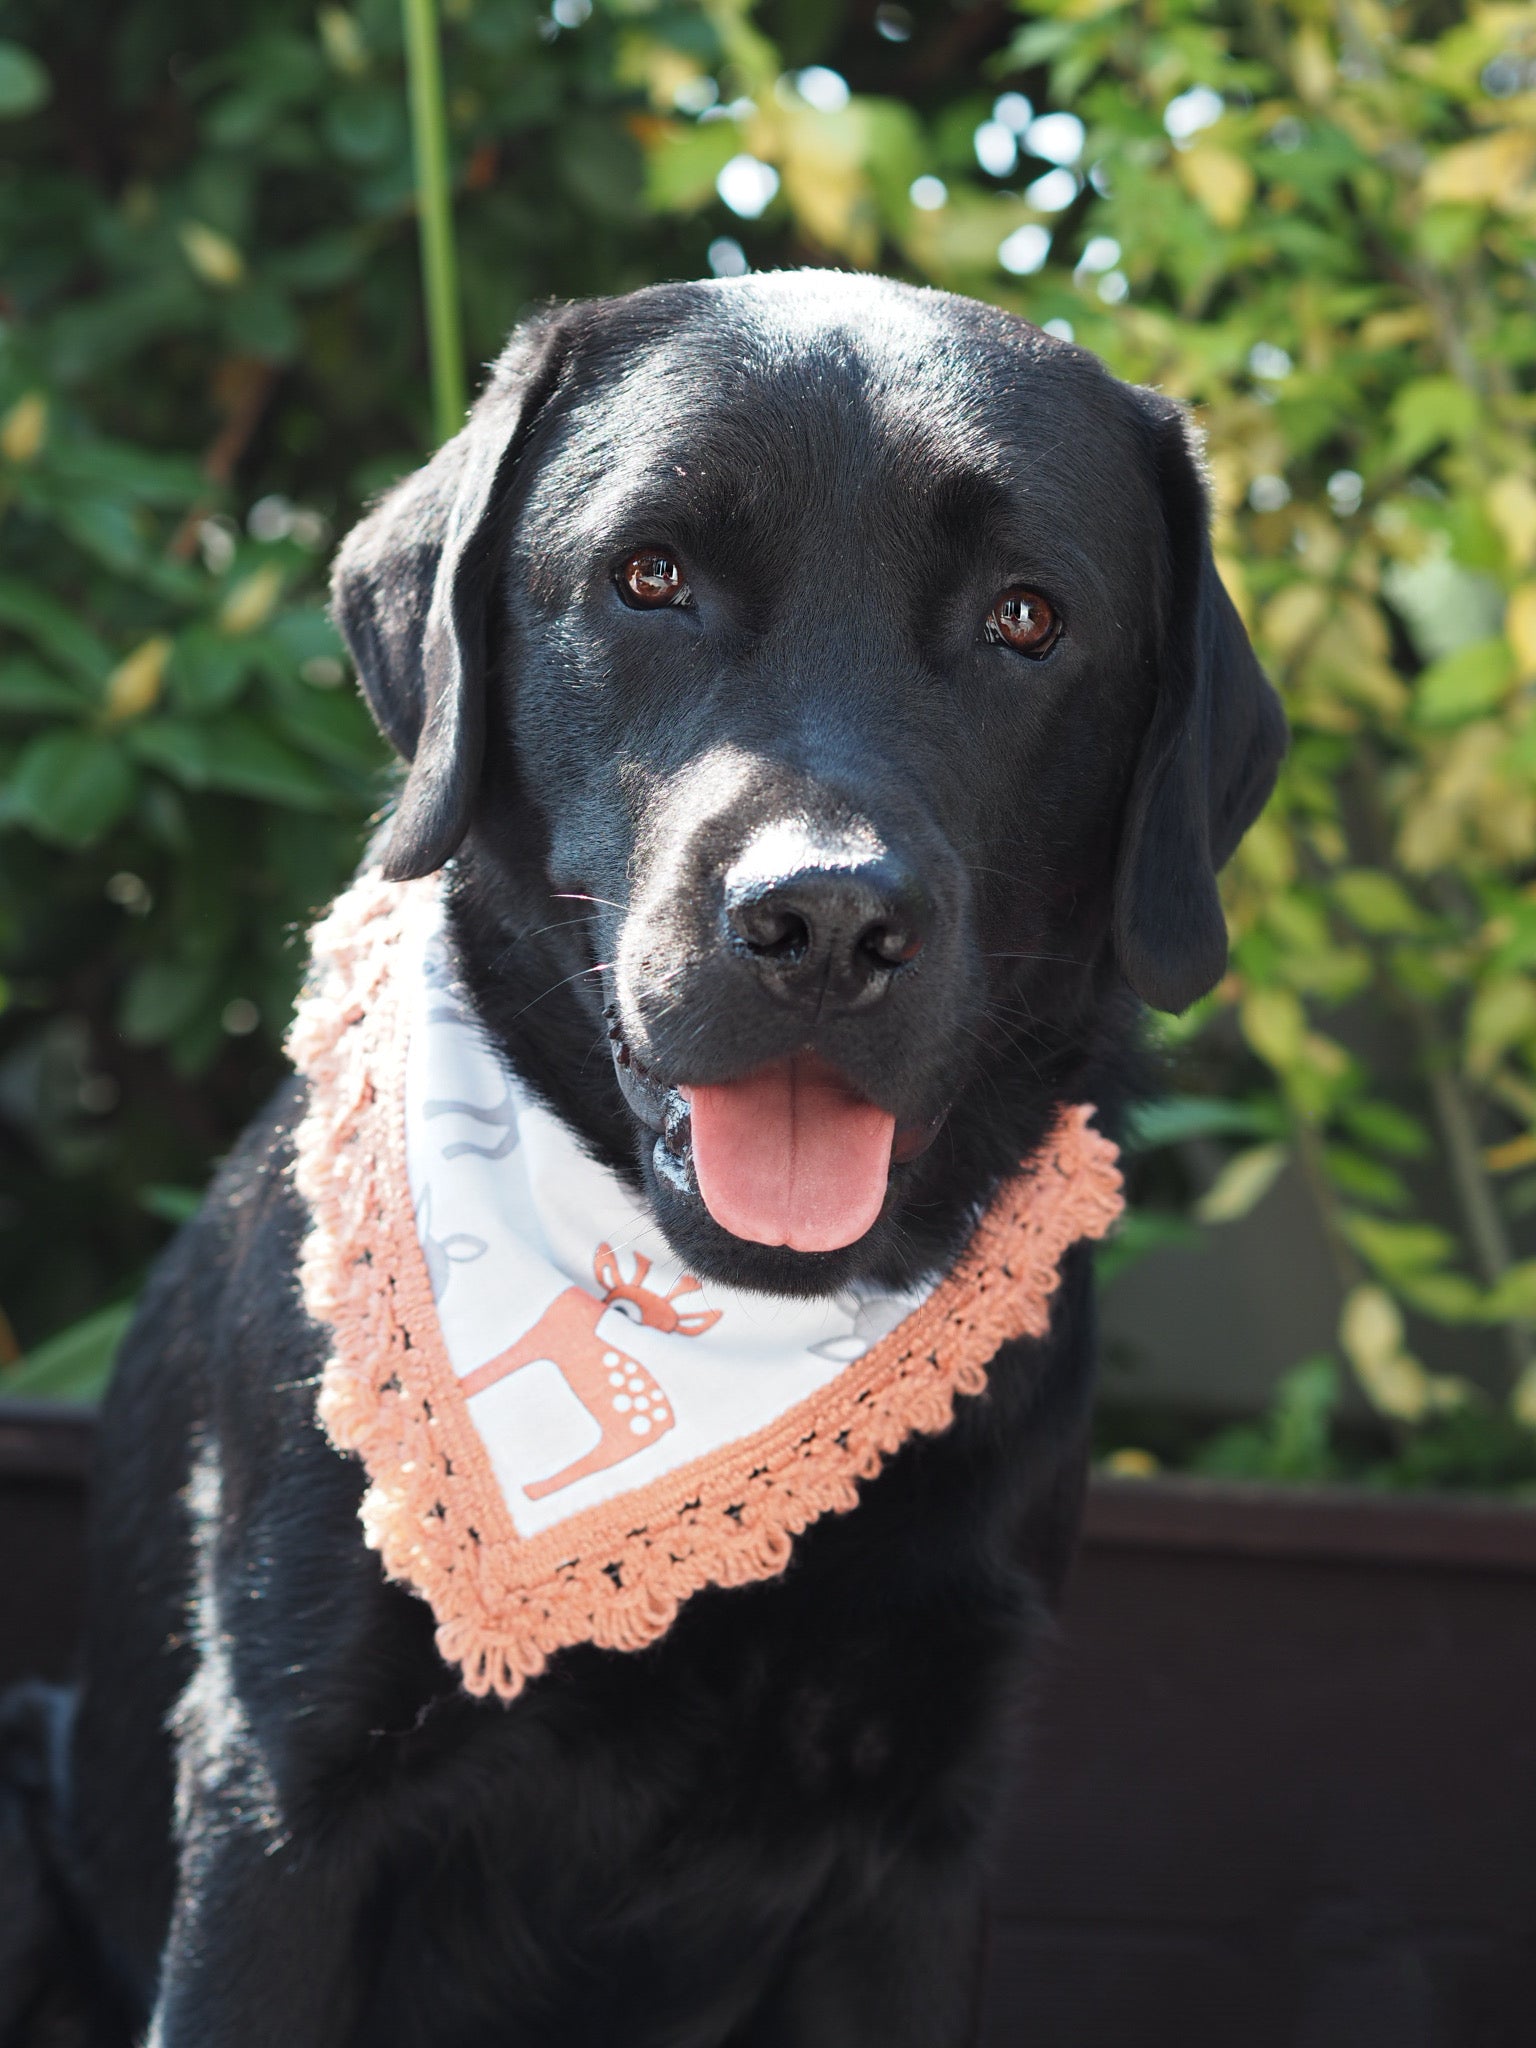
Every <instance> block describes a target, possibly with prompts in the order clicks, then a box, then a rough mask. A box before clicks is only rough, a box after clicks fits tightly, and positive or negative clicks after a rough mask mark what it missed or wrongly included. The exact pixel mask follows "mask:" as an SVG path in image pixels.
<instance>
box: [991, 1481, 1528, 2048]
mask: <svg viewBox="0 0 1536 2048" xmlns="http://www.w3.org/2000/svg"><path fill="white" fill-rule="evenodd" d="M1250 1505H1251V1508H1252V1511H1253V1514H1252V1522H1251V1525H1250V1526H1248V1527H1246V1528H1245V1527H1243V1526H1241V1524H1242V1520H1243V1515H1244V1511H1245V1508H1247V1507H1248V1506H1250ZM1312 1506H1313V1507H1315V1508H1316V1509H1318V1510H1319V1511H1320V1512H1319V1515H1318V1519H1317V1521H1316V1522H1315V1523H1311V1524H1307V1523H1306V1521H1305V1518H1306V1517H1307V1515H1308V1514H1309V1508H1308V1506H1307V1504H1306V1503H1304V1502H1300V1501H1293V1500H1288V1499H1285V1498H1283V1497H1281V1498H1279V1499H1276V1498H1275V1497H1273V1496H1267V1495H1264V1494H1255V1495H1254V1496H1252V1497H1251V1501H1245V1500H1244V1499H1243V1498H1242V1497H1241V1496H1240V1495H1239V1496H1237V1497H1236V1498H1234V1497H1233V1495H1232V1492H1231V1490H1229V1489H1221V1490H1219V1491H1216V1492H1213V1493H1211V1494H1206V1493H1205V1492H1204V1491H1203V1490H1202V1489H1199V1488H1187V1487H1183V1486H1178V1485H1173V1486H1165V1487H1159V1488H1157V1489H1156V1490H1155V1491H1152V1490H1149V1491H1147V1492H1144V1493H1140V1494H1137V1495H1135V1496H1134V1498H1128V1497H1127V1491H1126V1490H1125V1489H1109V1490H1102V1489H1101V1490H1100V1492H1099V1495H1098V1497H1097V1499H1096V1501H1095V1504H1094V1508H1093V1510H1092V1512H1091V1514H1090V1523H1089V1527H1090V1539H1089V1541H1088V1543H1087V1544H1086V1546H1085V1549H1084V1552H1083V1554H1082V1557H1081V1558H1080V1560H1079V1563H1078V1567H1077V1570H1076V1574H1075V1576H1074V1580H1073V1583H1072V1586H1071V1589H1070V1592H1069V1596H1068V1602H1067V1609H1066V1613H1065V1616H1064V1619H1063V1623H1062V1642H1061V1645H1060V1649H1059V1651H1058V1655H1057V1659H1056V1666H1055V1669H1054V1671H1053V1673H1052V1674H1051V1676H1050V1678H1049V1679H1048V1680H1047V1681H1046V1682H1045V1683H1044V1684H1043V1685H1042V1686H1041V1688H1040V1689H1039V1693H1038V1695H1037V1699H1036V1702H1035V1706H1034V1710H1033V1714H1032V1717H1031V1731H1030V1734H1029V1736H1028V1738H1027V1744H1026V1749H1025V1754H1024V1756H1023V1759H1022V1763H1021V1769H1020V1772H1019V1775H1018V1779H1017V1781H1016V1785H1015V1789H1014V1794H1013V1798H1012V1806H1011V1816H1010V1825H1009V1830H1008V1835H1007V1841H1006V1846H1005V1853H1004V1857H1003V1865H1002V1868H1001V1870H1000V1873H999V1878H998V1882H997V1885H996V1888H995V1923H994V1929H993V1953H994V1966H993V1970H992V1975H991V1980H990V1988H989V1999H988V2008H987V2011H988V2018H987V2032H986V2041H987V2044H988V2048H1164V2044H1168V2048H1175V2044H1176V2048H1270V2044H1273V2048H1505V2044H1508V2048H1516V2044H1518V2048H1529V2044H1530V2043H1531V2042H1532V2041H1536V1570H1533V1569H1532V1565H1531V1563H1530V1562H1528V1561H1527V1557H1526V1551H1527V1545H1528V1526H1527V1522H1526V1518H1525V1517H1524V1516H1523V1515H1521V1514H1520V1513H1519V1512H1518V1511H1510V1510H1496V1509H1489V1510H1486V1511H1483V1510H1479V1509H1476V1508H1473V1509H1471V1510H1470V1511H1464V1510H1462V1509H1461V1508H1460V1507H1459V1506H1458V1505H1457V1504H1446V1505H1442V1504H1440V1503H1435V1502H1429V1503H1417V1502H1412V1503H1410V1502H1392V1503H1386V1504H1382V1503H1378V1502H1375V1501H1355V1500H1353V1499H1352V1498H1351V1497H1349V1496H1345V1495H1340V1494H1333V1495H1331V1496H1327V1497H1325V1498H1323V1499H1322V1500H1320V1501H1318V1502H1316V1503H1313V1504H1312ZM1383 1506H1385V1508H1386V1510H1387V1512H1386V1514H1385V1515H1382V1514H1381V1513H1379V1510H1380V1509H1381V1508H1382V1507H1383ZM1469 1512H1470V1516H1471V1524H1470V1525H1469V1521H1468V1513H1469ZM1480 1517H1484V1518H1483V1519H1480ZM1202 1518H1204V1530H1203V1537H1204V1547H1203V1548H1202V1547H1201V1539H1202V1526H1201V1525H1202ZM1501 1519H1502V1521H1503V1523H1504V1524H1505V1525H1506V1526H1504V1527H1503V1528H1502V1530H1500V1529H1499V1528H1498V1527H1497V1526H1496V1524H1498V1523H1499V1522H1500V1520H1501ZM1530 1519H1531V1524H1532V1525H1536V1517H1532V1518H1530ZM1287 1523H1296V1524H1297V1525H1298V1526H1296V1527H1295V1528H1294V1532H1293V1533H1294V1541H1293V1542H1292V1543H1291V1545H1290V1549H1291V1553H1292V1554H1290V1555H1286V1554H1285V1549H1286V1545H1285V1543H1284V1541H1283V1538H1284V1532H1285V1526H1286V1524H1287ZM1437 1529H1439V1530H1440V1531H1442V1532H1443V1534H1444V1536H1445V1541H1444V1544H1443V1545H1442V1555H1443V1556H1444V1557H1445V1558H1446V1561H1445V1562H1443V1563H1441V1564H1438V1565H1435V1564H1431V1563H1429V1562H1427V1561H1426V1560H1428V1559H1429V1558H1430V1557H1432V1556H1433V1554H1434V1548H1435V1545H1434V1536H1435V1532H1436V1530H1437ZM1413 1560H1418V1561H1413Z"/></svg>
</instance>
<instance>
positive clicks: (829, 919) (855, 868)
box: [725, 849, 933, 1009]
mask: <svg viewBox="0 0 1536 2048" xmlns="http://www.w3.org/2000/svg"><path fill="white" fill-rule="evenodd" d="M932 916H933V912H932V907H931V905H930V903H929V901H928V897H927V893H926V891H925V890H924V889H923V887H922V885H921V883H920V882H919V881H918V879H917V877H916V876H915V875H914V874H913V873H912V872H911V870H910V869H909V868H907V867H906V865H905V864H904V863H903V862H902V861H900V860H898V859H897V858H896V857H895V856H894V855H893V854H891V853H889V852H883V853H882V854H881V856H880V858H878V859H875V860H869V861H866V862H862V863H860V864H857V865H848V866H844V865H841V864H828V865H818V864H815V863H812V862H806V863H804V864H801V865H799V866H797V867H795V868H794V869H793V870H792V871H791V872H790V873H788V874H779V875H765V874H764V873H763V871H762V866H761V864H760V863H759V862H758V861H756V860H754V859H753V858H752V854H751V849H748V853H747V855H746V857H744V858H743V859H742V860H740V861H738V862H737V864H736V865H735V866H734V867H733V868H731V869H730V870H729V872H728V873H727V875H726V877H725V919H726V924H727V926H728V928H729V932H730V937H731V941H732V943H733V944H734V945H735V946H736V947H737V949H738V950H739V951H741V952H744V953H745V954H746V955H747V956H748V957H749V958H750V959H751V961H752V964H753V966H754V967H755V968H756V969H757V972H758V974H759V975H760V976H761V978H762V981H763V983H764V985H765V986H766V987H767V988H768V989H769V990H770V991H771V992H772V993H773V994H774V995H776V996H779V997H781V998H782V999H783V1000H785V1001H787V1002H816V1003H832V1004H835V1005H837V1006H838V1007H839V1008H842V1009H858V1008H861V1007H862V1006H863V1005H864V1004H866V1003H871V1002H876V1001H878V1000H879V998H880V997H881V996H882V995H884V994H885V992H886V990H887V988H889V986H890V983H891V978H892V976H893V975H894V973H895V971H896V969H897V968H899V967H904V966H905V965H906V964H907V963H908V961H910V960H915V959H916V958H917V955H918V954H919V953H920V952H921V951H922V948H923V944H924V941H925V940H926V939H927V937H928V931H929V926H930V924H931V922H932Z"/></svg>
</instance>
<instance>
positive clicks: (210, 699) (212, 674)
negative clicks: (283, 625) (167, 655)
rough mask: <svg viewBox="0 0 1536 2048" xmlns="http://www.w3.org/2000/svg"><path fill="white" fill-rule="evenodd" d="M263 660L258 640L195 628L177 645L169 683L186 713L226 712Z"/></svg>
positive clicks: (168, 677) (169, 670)
mask: <svg viewBox="0 0 1536 2048" xmlns="http://www.w3.org/2000/svg"><path fill="white" fill-rule="evenodd" d="M259 658H260V650H259V648H258V646H257V643H256V641H255V639H254V637H250V636H233V635H231V634H229V633H221V632H219V631H218V630H217V628H216V627H213V626H193V627H192V628H191V629H190V630H189V631H188V632H185V633H183V634H182V635H181V637H180V639H179V640H178V641H177V642H176V648H175V652H174V653H173V654H172V656H171V660H170V667H169V669H168V671H167V681H168V682H169V684H170V687H171V693H172V695H173V696H174V697H175V699H176V702H177V704H178V705H179V706H180V707H181V709H182V710H184V711H222V710H224V709H225V708H226V707H227V706H228V705H230V704H232V703H233V702H234V701H235V699H236V698H237V697H238V696H239V695H240V692H241V690H242V689H243V688H244V687H245V680H246V677H247V676H248V675H250V674H251V672H252V670H253V669H255V668H256V667H257V666H258V663H259Z"/></svg>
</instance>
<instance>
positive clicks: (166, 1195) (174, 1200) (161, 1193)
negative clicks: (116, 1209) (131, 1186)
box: [139, 1184, 203, 1229]
mask: <svg viewBox="0 0 1536 2048" xmlns="http://www.w3.org/2000/svg"><path fill="white" fill-rule="evenodd" d="M202 1206H203V1191H202V1189H201V1188H178V1187H169V1186H165V1185H162V1184H153V1185H151V1186H149V1187H143V1188H140V1189H139V1207H140V1208H141V1209H143V1210H145V1211H147V1213H148V1214H149V1215H151V1216H158V1217H159V1219H160V1221H161V1222H162V1223H171V1224H174V1225H175V1226H176V1227H177V1228H178V1229H179V1228H180V1227H181V1225H182V1224H183V1223H190V1222H191V1220H192V1218H193V1217H194V1216H195V1215H196V1214H197V1212H198V1210H199V1209H200V1208H201V1207H202Z"/></svg>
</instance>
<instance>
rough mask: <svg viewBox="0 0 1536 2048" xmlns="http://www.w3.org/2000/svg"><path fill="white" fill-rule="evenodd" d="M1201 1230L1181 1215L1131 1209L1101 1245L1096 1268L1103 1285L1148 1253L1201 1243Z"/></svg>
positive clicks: (1095, 1262)
mask: <svg viewBox="0 0 1536 2048" xmlns="http://www.w3.org/2000/svg"><path fill="white" fill-rule="evenodd" d="M1199 1241H1200V1233H1199V1232H1198V1231H1197V1230H1196V1229H1195V1227H1194V1225H1193V1224H1191V1223H1188V1222H1186V1221H1185V1219H1184V1218H1183V1217H1182V1216H1169V1215H1167V1214H1166V1213H1165V1212H1162V1211H1159V1210H1156V1209H1128V1210H1127V1211H1126V1213H1125V1215H1124V1216H1122V1217H1121V1219H1120V1222H1119V1224H1118V1225H1117V1226H1116V1229H1115V1234H1114V1236H1113V1237H1112V1238H1111V1239H1110V1240H1109V1242H1108V1244H1106V1245H1103V1246H1101V1247H1100V1249H1099V1252H1098V1255H1097V1257H1096V1258H1095V1260H1094V1270H1095V1271H1096V1272H1097V1274H1098V1276H1099V1280H1100V1282H1101V1283H1102V1284H1103V1285H1104V1286H1106V1287H1107V1286H1108V1285H1109V1283H1110V1282H1111V1281H1112V1280H1113V1279H1114V1278H1115V1276H1116V1274H1117V1273H1123V1272H1124V1271H1125V1269H1126V1267H1127V1266H1133V1265H1135V1264H1136V1262H1137V1261H1138V1260H1139V1259H1143V1258H1145V1257H1146V1256H1147V1254H1148V1253H1149V1252H1158V1251H1164V1250H1166V1249H1168V1248H1169V1247H1170V1246H1174V1245H1192V1244H1198V1243H1199Z"/></svg>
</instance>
